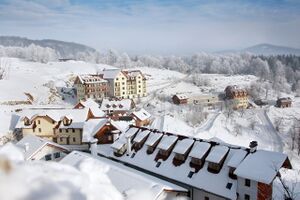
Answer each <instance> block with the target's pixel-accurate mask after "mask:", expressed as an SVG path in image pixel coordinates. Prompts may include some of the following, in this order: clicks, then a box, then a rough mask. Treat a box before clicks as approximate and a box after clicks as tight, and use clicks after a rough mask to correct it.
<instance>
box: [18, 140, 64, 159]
mask: <svg viewBox="0 0 300 200" xmlns="http://www.w3.org/2000/svg"><path fill="white" fill-rule="evenodd" d="M16 146H17V147H19V148H20V150H21V151H22V152H23V153H24V159H25V160H45V161H59V160H61V159H62V158H63V157H65V156H66V155H67V154H68V153H70V150H69V149H68V148H66V147H64V146H62V145H59V144H56V143H54V142H51V141H49V140H46V139H43V138H40V137H37V136H34V135H27V136H25V137H24V138H23V139H21V140H20V141H19V142H18V143H17V144H16Z"/></svg>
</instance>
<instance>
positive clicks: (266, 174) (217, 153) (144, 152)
mask: <svg viewBox="0 0 300 200" xmlns="http://www.w3.org/2000/svg"><path fill="white" fill-rule="evenodd" d="M141 129H143V130H149V129H146V128H141ZM150 131H151V130H150ZM152 131H153V130H152ZM141 133H142V131H139V132H138V133H137V135H136V136H135V137H139V134H141ZM162 135H164V136H166V135H172V134H171V133H168V134H165V133H162V132H158V131H157V130H155V132H151V133H150V134H149V136H148V138H147V139H146V142H145V144H144V145H143V146H142V147H141V148H140V149H139V150H137V151H134V152H129V155H123V156H119V157H117V156H115V155H114V154H113V149H111V150H110V151H108V150H107V149H105V151H103V153H104V155H106V156H111V157H113V158H114V159H117V160H120V161H122V162H124V163H127V164H130V165H133V166H136V167H138V168H140V169H143V170H146V171H149V172H151V173H154V174H157V175H158V176H160V177H164V178H166V179H168V180H169V179H171V180H174V181H177V182H179V183H181V184H185V185H187V186H191V187H193V188H197V189H200V190H204V191H206V192H209V193H212V194H215V195H217V196H220V197H223V198H227V199H236V198H237V180H236V179H232V178H230V177H229V170H230V168H229V166H232V167H236V170H235V172H234V173H235V174H236V175H237V176H239V177H244V178H249V179H251V180H256V181H259V182H263V183H267V184H269V183H270V182H271V181H272V180H273V179H274V178H275V176H276V174H277V172H278V170H279V169H280V167H282V166H286V165H288V164H289V162H288V160H287V156H286V155H284V154H281V153H277V152H271V151H264V150H257V151H256V152H254V153H249V154H247V153H248V152H249V149H247V148H244V147H238V146H233V145H229V144H226V143H218V142H214V141H208V140H199V139H195V138H190V139H193V140H198V141H196V142H195V143H194V145H193V147H192V150H191V151H190V152H189V153H188V158H187V159H186V160H185V161H184V163H182V164H181V165H175V164H174V163H173V158H174V156H175V153H176V152H175V151H174V150H175V148H174V149H173V151H172V152H171V154H170V156H169V157H168V158H167V159H166V160H159V161H157V160H156V159H155V158H156V157H157V155H158V154H159V151H160V149H159V148H156V149H154V151H153V152H152V153H150V154H149V153H148V145H149V144H150V145H152V144H154V143H155V142H158V147H159V146H160V147H162V146H165V144H167V145H168V146H169V145H170V144H172V142H165V141H166V140H163V139H162V140H160V141H159V139H160V137H162ZM173 136H175V137H179V136H177V135H175V134H173ZM168 137H169V136H168ZM123 142H124V143H123V145H125V141H123ZM173 144H174V143H173ZM179 144H180V141H178V142H177V144H176V145H179ZM182 144H184V143H182ZM183 146H184V147H185V148H182V149H186V145H185V144H184V145H183ZM210 147H212V148H210ZM100 148H101V147H100ZM179 149H181V148H179ZM101 152H102V151H101ZM132 154H134V156H132ZM205 154H207V157H206V159H205V161H206V162H204V163H203V164H204V165H203V166H200V169H197V168H196V167H195V166H193V165H190V161H191V157H195V158H202V157H203V156H204V155H205ZM222 159H224V163H223V164H222V165H221V169H220V171H219V172H218V173H212V172H211V171H209V170H208V165H209V163H210V162H214V163H219V162H220V161H221V160H222ZM287 163H288V164H287ZM228 184H232V186H231V187H230V188H228V187H227V185H228Z"/></svg>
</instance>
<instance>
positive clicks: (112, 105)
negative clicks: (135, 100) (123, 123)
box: [100, 99, 132, 111]
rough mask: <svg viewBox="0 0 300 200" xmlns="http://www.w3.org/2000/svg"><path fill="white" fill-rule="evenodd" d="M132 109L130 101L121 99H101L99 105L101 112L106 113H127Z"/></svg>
mask: <svg viewBox="0 0 300 200" xmlns="http://www.w3.org/2000/svg"><path fill="white" fill-rule="evenodd" d="M131 108H132V100H131V99H121V100H109V99H103V101H102V103H101V107H100V109H101V110H104V111H107V110H110V111H111V110H112V111H117V110H118V111H129V110H131Z"/></svg>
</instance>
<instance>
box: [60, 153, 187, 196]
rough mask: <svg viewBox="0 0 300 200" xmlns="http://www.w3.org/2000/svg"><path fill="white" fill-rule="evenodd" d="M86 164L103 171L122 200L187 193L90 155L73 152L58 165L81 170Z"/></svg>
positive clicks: (159, 180)
mask: <svg viewBox="0 0 300 200" xmlns="http://www.w3.org/2000/svg"><path fill="white" fill-rule="evenodd" d="M83 162H88V164H89V166H87V167H89V169H90V168H93V167H97V168H100V169H103V170H104V172H105V174H106V175H107V176H108V178H109V180H108V181H109V182H110V183H111V184H112V185H113V186H115V188H116V189H117V190H118V191H119V192H120V193H121V194H122V195H123V198H124V199H141V198H142V199H144V198H145V199H148V198H149V199H157V198H158V197H159V196H160V195H161V194H162V192H163V191H164V190H166V191H176V192H184V193H185V192H187V189H185V188H182V187H180V186H177V185H175V184H172V183H169V182H167V181H164V180H161V179H159V178H156V177H154V176H150V175H148V174H145V173H142V172H140V171H137V170H135V169H132V168H129V167H127V166H124V165H122V164H120V163H117V162H114V161H112V160H109V159H107V158H102V157H99V156H98V157H92V156H91V155H90V154H87V153H83V152H78V151H74V152H72V153H70V154H69V155H67V156H66V157H64V158H63V159H62V160H61V161H60V163H63V164H67V165H71V166H74V167H75V168H81V167H82V164H81V163H83ZM92 165H93V166H92Z"/></svg>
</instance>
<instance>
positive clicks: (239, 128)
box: [233, 124, 242, 136]
mask: <svg viewBox="0 0 300 200" xmlns="http://www.w3.org/2000/svg"><path fill="white" fill-rule="evenodd" d="M233 130H234V132H235V134H236V136H238V135H240V134H241V133H242V126H241V125H240V124H235V125H234V128H233Z"/></svg>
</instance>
